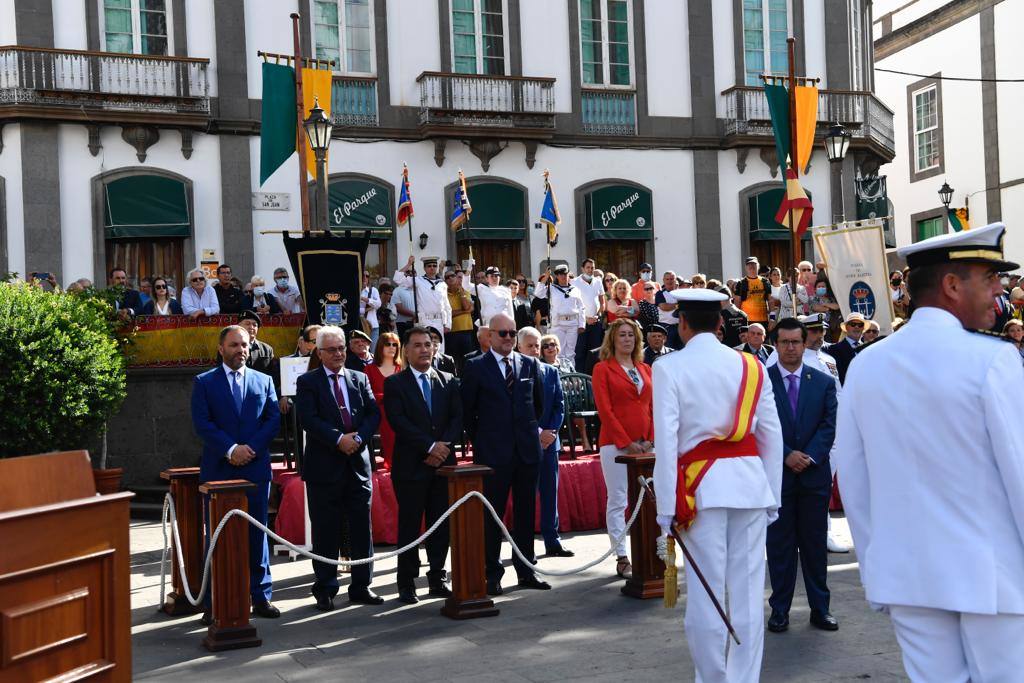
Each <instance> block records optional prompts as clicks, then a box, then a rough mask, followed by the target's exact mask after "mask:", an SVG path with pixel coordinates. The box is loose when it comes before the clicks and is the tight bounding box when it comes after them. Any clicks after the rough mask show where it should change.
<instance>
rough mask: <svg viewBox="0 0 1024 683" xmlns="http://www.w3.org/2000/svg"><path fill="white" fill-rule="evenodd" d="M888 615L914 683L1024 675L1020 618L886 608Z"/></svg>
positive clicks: (988, 681) (993, 680)
mask: <svg viewBox="0 0 1024 683" xmlns="http://www.w3.org/2000/svg"><path fill="white" fill-rule="evenodd" d="M889 616H890V617H891V618H892V625H893V628H894V629H895V630H896V640H897V642H899V644H900V649H901V650H902V651H903V668H904V669H906V670H907V675H908V676H909V677H910V680H912V681H915V683H916V682H921V683H966V682H967V681H972V682H973V683H1011V682H1015V681H1020V680H1021V679H1022V676H1024V673H1022V672H1024V647H1022V643H1024V615H1021V614H970V613H967V612H950V611H947V610H942V609H933V608H929V607H909V606H905V605H890V606H889Z"/></svg>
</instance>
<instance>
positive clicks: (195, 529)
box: [160, 467, 204, 616]
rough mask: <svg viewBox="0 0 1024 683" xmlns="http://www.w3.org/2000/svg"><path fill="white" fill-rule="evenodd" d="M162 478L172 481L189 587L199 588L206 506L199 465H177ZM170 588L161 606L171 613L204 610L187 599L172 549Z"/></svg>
mask: <svg viewBox="0 0 1024 683" xmlns="http://www.w3.org/2000/svg"><path fill="white" fill-rule="evenodd" d="M160 478H161V479H163V480H164V481H168V482H170V490H171V496H172V497H173V498H174V510H175V514H176V515H177V526H178V538H179V539H180V541H181V554H182V556H183V557H184V559H185V576H184V578H185V579H188V585H189V588H191V589H192V590H193V591H198V590H199V584H200V582H202V580H203V559H204V558H203V508H202V497H201V496H200V495H199V468H198V467H175V468H172V469H169V470H164V471H163V472H161V473H160ZM171 568H172V574H171V592H170V593H168V594H167V598H166V599H165V600H164V604H163V605H161V606H160V610H161V611H162V612H164V613H166V614H169V615H171V616H178V615H180V614H195V613H196V612H199V611H200V610H201V607H197V606H195V605H193V604H192V603H190V602H189V601H188V598H187V597H186V595H185V584H184V582H183V581H182V578H183V577H182V575H181V570H180V569H179V568H178V558H177V552H176V551H175V550H174V549H173V547H172V551H171Z"/></svg>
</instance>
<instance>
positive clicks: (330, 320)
mask: <svg viewBox="0 0 1024 683" xmlns="http://www.w3.org/2000/svg"><path fill="white" fill-rule="evenodd" d="M300 234H301V233H300ZM369 244H370V240H369V238H368V237H344V236H336V235H324V234H323V233H320V234H317V235H315V236H311V237H291V236H289V235H288V234H285V236H284V248H285V249H286V250H287V251H288V260H289V261H290V262H291V265H292V271H293V272H294V273H295V278H296V280H297V281H298V286H299V291H300V292H301V293H302V301H303V302H304V303H305V304H306V323H307V324H309V325H313V324H334V325H338V326H339V327H344V328H345V331H346V332H351V331H352V330H354V329H357V328H358V327H359V291H360V290H361V289H362V284H363V264H364V263H365V261H366V249H367V247H368V246H369Z"/></svg>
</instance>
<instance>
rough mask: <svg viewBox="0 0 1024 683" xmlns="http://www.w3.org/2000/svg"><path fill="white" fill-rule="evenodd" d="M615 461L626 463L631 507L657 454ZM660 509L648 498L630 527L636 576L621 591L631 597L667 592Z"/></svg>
mask: <svg viewBox="0 0 1024 683" xmlns="http://www.w3.org/2000/svg"><path fill="white" fill-rule="evenodd" d="M615 462H620V463H623V464H624V465H625V466H626V478H627V479H628V480H629V509H630V510H633V509H635V506H636V501H637V500H639V499H640V482H639V477H640V476H641V475H643V476H644V477H645V478H646V477H650V476H652V475H653V474H654V453H639V454H636V455H618V456H615ZM660 535H661V529H660V528H659V527H658V510H657V508H656V507H655V506H654V503H653V502H651V501H649V500H645V501H644V505H643V509H642V510H641V511H640V515H639V516H638V517H637V518H636V522H634V523H633V527H632V528H631V529H630V530H629V550H630V555H631V556H632V563H633V576H632V578H630V579H628V580H627V581H626V585H624V586H623V587H622V593H623V594H624V595H628V596H629V597H631V598H640V599H647V598H660V597H662V596H663V595H665V563H664V562H662V561H661V559H660V558H659V557H658V536H660Z"/></svg>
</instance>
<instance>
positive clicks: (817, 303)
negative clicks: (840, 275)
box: [810, 271, 843, 341]
mask: <svg viewBox="0 0 1024 683" xmlns="http://www.w3.org/2000/svg"><path fill="white" fill-rule="evenodd" d="M812 291H813V292H814V293H813V294H812V295H811V299H810V308H811V313H824V314H825V315H826V316H828V324H829V329H832V330H834V329H837V328H838V327H839V325H840V323H842V320H843V319H842V312H841V311H840V310H839V304H837V303H836V298H835V296H834V295H833V294H832V287H831V286H830V285H829V282H828V276H827V275H826V274H825V272H824V271H822V272H820V273H818V277H817V279H816V280H815V283H814V289H813V290H812ZM836 339H837V337H835V336H832V337H830V338H829V341H836Z"/></svg>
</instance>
